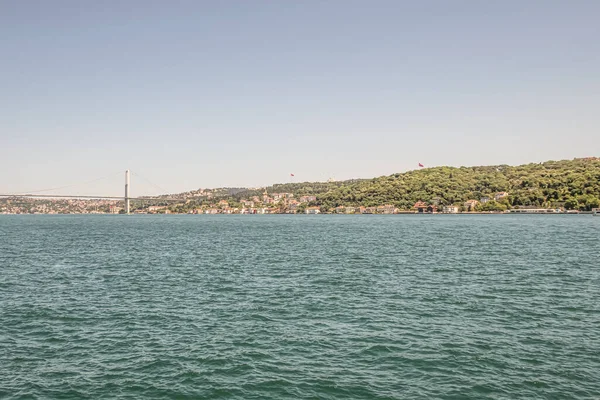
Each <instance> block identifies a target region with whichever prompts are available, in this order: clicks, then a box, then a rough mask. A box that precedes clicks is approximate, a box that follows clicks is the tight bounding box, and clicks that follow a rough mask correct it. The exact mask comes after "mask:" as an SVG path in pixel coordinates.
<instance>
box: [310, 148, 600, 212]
mask: <svg viewBox="0 0 600 400" xmlns="http://www.w3.org/2000/svg"><path fill="white" fill-rule="evenodd" d="M497 192H508V193H509V196H508V198H506V199H504V200H502V201H500V202H495V201H490V202H488V203H486V204H482V205H481V206H478V207H480V209H484V210H485V209H488V210H493V209H506V208H507V207H518V206H538V207H555V206H564V207H565V208H567V209H581V210H589V209H591V208H593V207H599V206H600V159H598V158H586V159H575V160H568V161H567V160H564V161H547V162H544V163H539V164H537V163H536V164H526V165H520V166H508V165H497V166H482V167H460V168H455V167H435V168H426V169H420V170H415V171H410V172H406V173H400V174H394V175H391V176H382V177H379V178H374V179H371V180H365V181H360V182H354V183H343V182H342V184H341V185H339V186H338V187H336V188H333V189H331V190H329V191H327V192H326V193H323V194H321V195H318V196H317V203H318V204H319V205H321V206H322V207H323V208H325V209H328V208H333V207H336V206H338V205H351V206H352V205H363V206H376V205H383V204H393V205H395V206H397V207H399V208H402V209H409V208H411V207H412V206H413V204H414V203H415V202H417V201H425V202H432V201H436V202H439V204H442V205H443V204H462V203H463V202H465V201H467V200H470V199H475V200H480V199H481V198H482V197H491V198H492V199H493V197H494V194H495V193H497Z"/></svg>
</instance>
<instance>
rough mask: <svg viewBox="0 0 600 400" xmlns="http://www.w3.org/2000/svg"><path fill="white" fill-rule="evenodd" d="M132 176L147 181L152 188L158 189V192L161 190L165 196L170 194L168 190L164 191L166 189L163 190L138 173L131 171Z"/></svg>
mask: <svg viewBox="0 0 600 400" xmlns="http://www.w3.org/2000/svg"><path fill="white" fill-rule="evenodd" d="M131 174H132V175H135V176H137V177H138V178H142V180H143V181H145V182H146V183H149V184H150V185H152V186H154V187H155V188H157V189H158V190H160V191H161V192H162V194H163V195H166V194H169V192H168V190H166V189H164V188H162V187H160V186H158V185H157V184H155V183H152V182H151V181H150V180H149V179H147V178H144V177H143V176H142V175H140V174H139V173H138V172H133V171H131Z"/></svg>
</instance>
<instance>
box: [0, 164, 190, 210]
mask: <svg viewBox="0 0 600 400" xmlns="http://www.w3.org/2000/svg"><path fill="white" fill-rule="evenodd" d="M136 175H137V176H139V174H136ZM100 179H103V178H98V179H95V180H93V181H90V182H86V183H92V182H95V181H98V180H100ZM148 183H150V184H152V185H153V186H155V187H157V188H159V189H161V190H163V192H166V190H164V189H162V188H160V187H159V186H158V185H155V184H153V183H152V182H150V181H148ZM72 186H76V185H68V186H63V187H60V188H51V189H43V190H38V191H30V192H29V193H11V194H0V197H17V198H52V199H94V200H123V201H124V203H125V213H126V214H129V213H130V211H131V201H132V200H141V201H153V200H155V201H163V202H181V201H185V199H177V198H172V197H146V196H143V197H131V196H130V194H129V193H130V188H131V172H130V171H129V170H127V171H125V195H124V196H122V197H121V196H102V195H98V196H94V195H72V194H39V192H48V191H53V190H57V189H64V188H67V187H72Z"/></svg>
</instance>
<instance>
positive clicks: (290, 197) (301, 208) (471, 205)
mask: <svg viewBox="0 0 600 400" xmlns="http://www.w3.org/2000/svg"><path fill="white" fill-rule="evenodd" d="M508 196H509V193H508V192H498V193H495V194H494V196H493V197H487V196H486V197H481V198H480V199H479V200H476V199H470V200H467V201H466V202H464V203H463V204H458V205H457V204H453V205H442V204H440V202H441V199H437V198H435V199H432V200H431V201H430V202H424V201H418V202H416V203H415V204H414V206H413V207H412V208H410V209H401V208H398V207H396V206H394V205H392V204H382V205H379V206H372V207H365V206H350V205H340V206H337V207H335V208H333V209H329V210H323V209H322V208H321V207H319V206H317V205H314V204H315V203H316V202H317V196H314V195H305V196H299V197H297V198H296V197H295V195H294V194H293V193H272V194H269V193H267V192H264V194H263V195H262V196H252V197H251V198H244V199H241V200H239V201H236V200H227V199H215V198H214V197H213V194H212V192H211V191H210V190H202V191H200V192H199V193H198V197H205V200H204V201H202V203H204V204H202V205H200V204H197V205H195V206H192V207H190V204H191V203H195V202H194V200H193V199H191V198H187V199H185V200H184V201H182V202H180V203H174V204H162V205H144V204H138V205H137V206H136V207H135V208H134V210H133V212H132V213H133V214H322V213H326V214H415V213H416V214H436V213H442V214H459V213H471V214H472V213H569V214H578V213H580V212H581V211H579V210H566V209H565V208H564V207H557V208H538V207H533V206H521V207H516V208H512V209H506V210H493V211H485V210H484V207H483V206H484V205H485V204H486V203H488V202H490V201H493V202H497V203H500V204H502V202H503V201H504V200H506V199H507V198H508ZM211 200H212V201H211ZM123 213H124V208H123V201H119V200H79V199H43V200H40V199H30V198H26V197H19V198H8V199H0V214H123Z"/></svg>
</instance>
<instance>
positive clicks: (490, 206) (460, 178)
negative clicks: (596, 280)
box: [0, 157, 600, 215]
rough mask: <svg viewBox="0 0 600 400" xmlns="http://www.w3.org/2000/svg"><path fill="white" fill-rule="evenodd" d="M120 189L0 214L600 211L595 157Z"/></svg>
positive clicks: (17, 198)
mask: <svg viewBox="0 0 600 400" xmlns="http://www.w3.org/2000/svg"><path fill="white" fill-rule="evenodd" d="M128 173H129V171H127V174H128ZM127 176H128V175H127ZM126 182H127V184H126V192H125V193H126V194H125V197H124V198H120V197H106V198H100V197H98V198H95V197H89V196H87V198H78V197H76V196H63V197H60V196H58V195H56V197H52V196H51V195H46V194H45V195H41V196H40V195H27V194H19V195H3V196H0V214H126V213H132V214H208V215H214V214H227V215H229V214H309V215H310V214H312V215H314V214H411V213H415V214H469V213H471V214H472V213H486V214H488V213H507V214H534V213H535V214H540V213H544V214H578V213H597V210H599V209H600V184H599V182H600V158H598V157H585V158H575V159H573V160H561V161H546V162H543V163H530V164H525V165H520V166H508V165H496V166H479V167H432V168H424V169H419V170H411V171H407V172H404V173H397V174H393V175H388V176H380V177H377V178H372V179H351V180H346V181H335V180H331V179H330V180H328V181H326V182H298V183H294V182H290V183H279V184H274V185H272V186H267V187H254V188H244V187H224V188H214V189H211V188H200V189H196V190H191V191H187V192H182V193H174V194H162V195H159V196H155V197H144V196H138V197H131V196H129V195H128V193H129V191H128V190H129V184H128V183H129V179H128V178H127V179H126ZM82 197H86V196H82Z"/></svg>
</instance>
